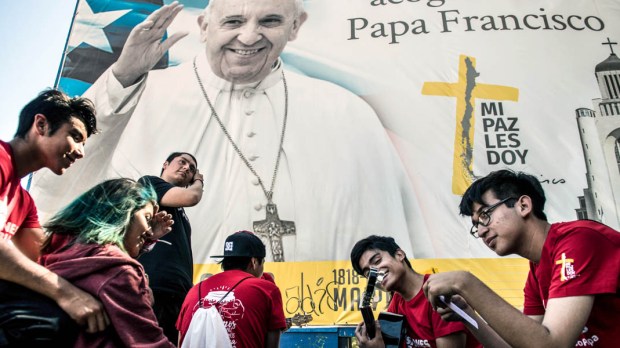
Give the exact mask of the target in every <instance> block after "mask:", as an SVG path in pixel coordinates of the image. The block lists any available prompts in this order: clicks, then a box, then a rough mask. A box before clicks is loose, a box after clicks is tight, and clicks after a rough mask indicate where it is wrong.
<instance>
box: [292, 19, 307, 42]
mask: <svg viewBox="0 0 620 348" xmlns="http://www.w3.org/2000/svg"><path fill="white" fill-rule="evenodd" d="M306 19H308V14H307V13H306V12H304V13H302V14H301V15H299V17H297V19H295V20H294V21H293V27H292V28H291V33H290V34H289V36H288V41H293V40H295V39H296V38H297V33H299V28H301V25H302V24H304V22H305V21H306Z"/></svg>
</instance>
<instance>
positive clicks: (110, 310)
mask: <svg viewBox="0 0 620 348" xmlns="http://www.w3.org/2000/svg"><path fill="white" fill-rule="evenodd" d="M156 202H157V196H156V194H155V192H154V190H153V188H152V187H150V186H144V185H142V184H140V183H138V182H136V181H134V180H131V179H112V180H107V181H104V182H102V183H100V184H98V185H96V186H95V187H93V188H91V189H90V190H88V191H87V192H85V193H84V194H82V195H81V196H79V197H78V198H77V199H75V200H74V201H73V202H71V203H70V204H69V205H68V206H67V207H65V208H64V209H62V210H61V211H60V212H58V213H57V214H56V215H54V216H53V217H52V218H51V219H50V220H49V221H48V222H47V224H45V225H44V228H45V230H46V232H47V238H46V240H45V242H44V244H43V248H42V253H41V258H40V259H39V263H40V264H41V265H43V266H45V267H47V268H48V269H49V270H50V271H52V272H55V273H57V274H58V275H60V276H62V277H64V278H65V279H67V280H68V281H70V282H71V283H73V284H74V285H76V286H78V287H79V288H81V289H83V290H84V291H87V292H89V293H90V294H92V295H93V296H95V297H96V298H98V299H99V300H100V301H101V302H102V303H103V306H104V308H105V311H106V314H107V318H106V319H108V320H109V324H110V325H108V326H107V328H106V329H105V330H104V331H101V332H98V333H87V332H86V328H83V329H82V330H80V332H79V334H78V337H77V341H76V342H75V347H101V346H126V347H133V346H149V347H174V345H173V344H172V343H171V342H169V341H168V340H167V339H166V336H164V334H163V331H162V330H161V328H160V327H159V326H158V323H157V319H156V318H155V314H154V313H153V310H152V307H151V306H152V296H151V292H150V289H149V287H148V279H147V278H146V275H145V273H144V269H143V268H142V265H140V263H139V262H138V261H136V258H137V257H138V256H139V255H140V254H142V253H143V252H146V251H148V250H150V248H152V247H153V246H154V244H155V241H156V240H157V239H158V238H160V237H162V236H163V235H165V234H166V233H168V232H170V230H171V227H170V226H171V225H172V223H173V221H172V219H171V215H170V214H167V213H166V212H164V211H161V212H158V207H157V204H156ZM105 324H108V323H99V325H100V326H105Z"/></svg>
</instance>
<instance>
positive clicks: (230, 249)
mask: <svg viewBox="0 0 620 348" xmlns="http://www.w3.org/2000/svg"><path fill="white" fill-rule="evenodd" d="M265 255H266V251H265V244H263V242H262V241H261V240H260V238H258V237H257V236H256V235H255V234H254V233H252V232H250V231H239V232H235V233H233V234H231V235H230V236H228V238H226V241H225V242H224V255H217V256H211V257H213V258H221V257H256V258H264V257H265Z"/></svg>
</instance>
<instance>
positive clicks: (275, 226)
mask: <svg viewBox="0 0 620 348" xmlns="http://www.w3.org/2000/svg"><path fill="white" fill-rule="evenodd" d="M194 73H195V74H196V79H197V80H198V84H199V85H200V89H201V90H202V94H203V95H204V97H205V99H206V100H207V104H209V108H210V109H211V115H212V116H213V117H214V118H215V120H216V121H217V123H218V124H219V125H220V128H221V129H222V131H223V132H224V135H226V138H228V141H229V142H230V144H231V145H232V147H233V149H234V150H235V152H236V153H237V154H238V155H239V158H241V161H243V163H245V165H246V166H247V167H248V169H250V171H251V172H252V174H254V176H255V177H256V179H258V183H259V184H260V187H261V188H262V189H263V193H264V194H265V197H266V198H267V205H266V206H265V210H266V212H267V215H266V216H265V220H260V221H254V226H253V227H254V232H255V233H256V234H258V235H259V236H262V237H266V238H268V239H269V244H270V246H271V254H272V255H273V261H275V262H282V261H284V249H283V247H282V236H285V235H294V234H295V222H293V221H283V220H280V217H279V216H278V209H277V207H276V205H275V204H274V203H273V200H272V198H273V187H274V185H275V183H276V176H277V174H278V167H279V166H280V158H281V157H282V156H281V155H282V145H283V144H284V134H285V133H286V120H287V116H288V87H287V85H286V77H285V76H284V71H282V82H283V84H284V121H283V123H282V133H281V134H280V145H279V147H278V154H277V156H276V165H275V168H274V169H273V177H272V178H271V187H269V190H267V189H266V188H265V184H264V183H263V180H262V179H261V178H260V176H259V175H258V173H257V172H256V170H254V167H252V164H250V161H248V159H247V158H246V157H245V155H244V154H243V152H241V149H239V147H238V146H237V144H236V143H235V141H234V140H233V138H232V137H231V136H230V133H228V130H227V129H226V127H225V126H224V123H222V120H221V119H220V117H219V115H218V114H217V112H216V111H215V108H214V107H213V104H212V103H211V100H210V99H209V96H208V95H207V90H206V89H205V87H204V85H203V83H202V80H201V79H200V75H199V74H198V67H197V66H196V58H194Z"/></svg>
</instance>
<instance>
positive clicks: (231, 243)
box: [224, 242, 233, 251]
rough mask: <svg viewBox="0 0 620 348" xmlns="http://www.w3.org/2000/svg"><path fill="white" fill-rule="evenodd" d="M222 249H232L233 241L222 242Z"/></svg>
mask: <svg viewBox="0 0 620 348" xmlns="http://www.w3.org/2000/svg"><path fill="white" fill-rule="evenodd" d="M224 251H233V242H226V243H224Z"/></svg>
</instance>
